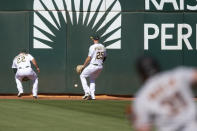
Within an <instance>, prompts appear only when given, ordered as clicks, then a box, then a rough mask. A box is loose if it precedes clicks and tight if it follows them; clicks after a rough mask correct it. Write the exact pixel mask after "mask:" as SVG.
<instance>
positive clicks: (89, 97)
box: [87, 96, 96, 100]
mask: <svg viewBox="0 0 197 131" xmlns="http://www.w3.org/2000/svg"><path fill="white" fill-rule="evenodd" d="M87 100H96V99H95V98H92V97H91V96H88V98H87Z"/></svg>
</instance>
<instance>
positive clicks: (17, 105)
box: [0, 100, 132, 131]
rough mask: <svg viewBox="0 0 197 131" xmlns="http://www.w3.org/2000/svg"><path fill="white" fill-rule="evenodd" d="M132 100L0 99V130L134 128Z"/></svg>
mask: <svg viewBox="0 0 197 131" xmlns="http://www.w3.org/2000/svg"><path fill="white" fill-rule="evenodd" d="M128 104H130V101H115V100H96V101H81V100H0V118H1V121H0V131H120V130H121V131H131V130H132V129H131V127H130V125H129V122H128V120H127V119H126V117H125V107H126V106H127V105H128Z"/></svg>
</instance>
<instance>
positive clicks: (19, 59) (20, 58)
mask: <svg viewBox="0 0 197 131" xmlns="http://www.w3.org/2000/svg"><path fill="white" fill-rule="evenodd" d="M21 62H26V60H25V56H24V55H21V56H19V57H18V58H17V63H18V64H19V63H21Z"/></svg>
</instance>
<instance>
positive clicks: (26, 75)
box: [12, 50, 40, 98]
mask: <svg viewBox="0 0 197 131" xmlns="http://www.w3.org/2000/svg"><path fill="white" fill-rule="evenodd" d="M30 62H32V63H33V65H34V66H35V67H36V70H37V72H38V73H39V72H40V69H39V67H38V65H37V63H36V60H35V59H34V58H33V56H32V55H30V54H28V53H27V51H26V50H22V51H20V53H19V54H18V55H17V56H16V57H15V58H14V60H13V64H12V68H13V70H14V73H15V80H16V84H17V89H18V97H21V96H22V95H23V93H24V92H23V85H22V81H28V80H29V79H31V80H32V81H33V89H32V94H33V97H34V98H37V94H38V77H37V74H36V73H35V72H34V71H33V69H32V68H31V63H30Z"/></svg>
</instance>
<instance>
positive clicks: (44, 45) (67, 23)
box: [33, 0, 121, 49]
mask: <svg viewBox="0 0 197 131" xmlns="http://www.w3.org/2000/svg"><path fill="white" fill-rule="evenodd" d="M34 11H35V12H34V27H33V48H34V49H54V48H55V46H57V45H58V43H60V42H61V43H62V42H66V39H65V40H60V39H61V38H63V37H67V36H68V33H69V32H72V33H73V34H72V35H75V36H76V39H77V38H79V42H81V41H82V40H81V39H87V38H89V37H90V35H92V34H98V35H100V36H101V40H100V41H101V43H103V44H104V45H105V46H106V48H107V49H121V14H120V12H121V6H120V3H119V1H118V0H34ZM79 29H80V30H79ZM68 30H69V31H68ZM80 36H83V37H82V38H80Z"/></svg>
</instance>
